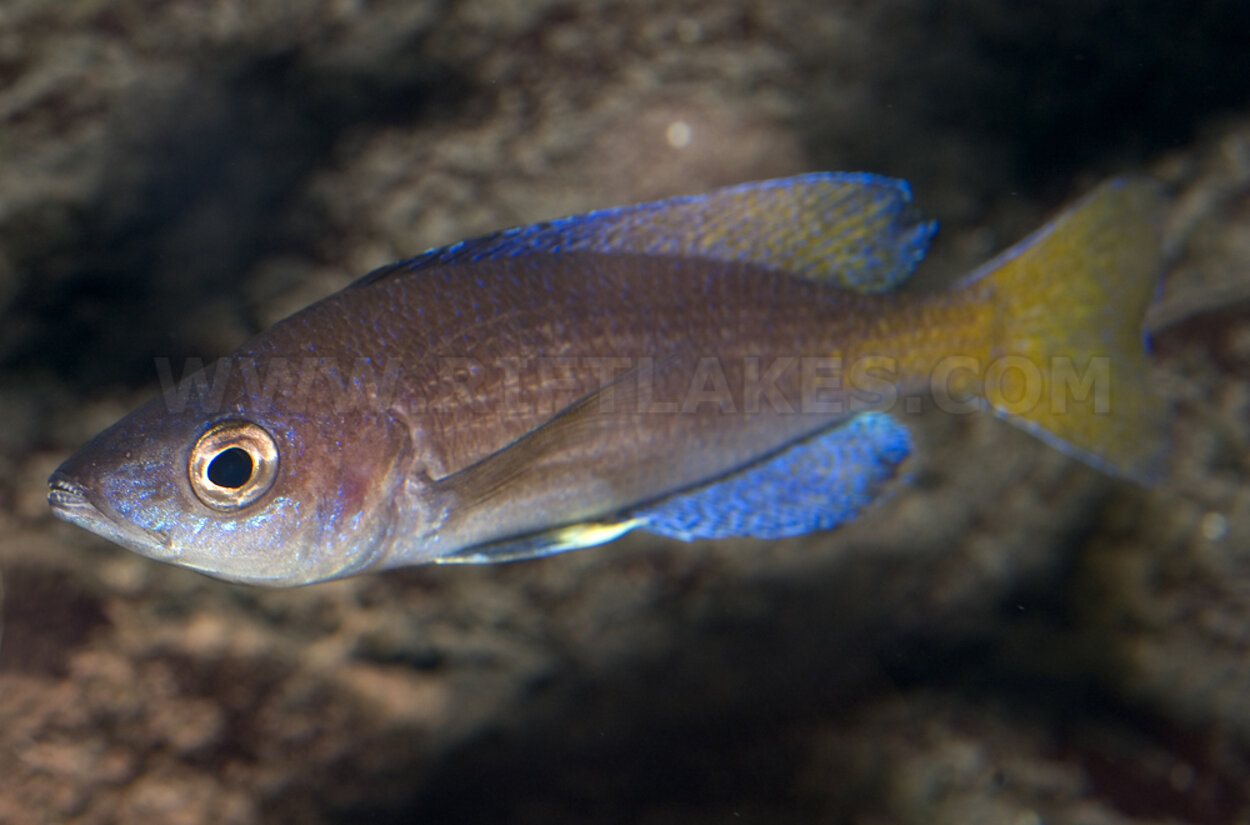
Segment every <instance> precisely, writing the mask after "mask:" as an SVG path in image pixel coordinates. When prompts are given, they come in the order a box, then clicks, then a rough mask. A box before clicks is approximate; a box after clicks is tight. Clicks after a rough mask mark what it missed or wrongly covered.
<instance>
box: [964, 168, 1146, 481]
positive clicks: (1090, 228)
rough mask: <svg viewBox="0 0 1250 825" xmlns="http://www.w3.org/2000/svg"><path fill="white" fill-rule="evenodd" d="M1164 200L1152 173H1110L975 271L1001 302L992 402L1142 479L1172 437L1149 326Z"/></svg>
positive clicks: (989, 381) (1076, 451) (1081, 453)
mask: <svg viewBox="0 0 1250 825" xmlns="http://www.w3.org/2000/svg"><path fill="white" fill-rule="evenodd" d="M1162 202H1163V198H1162V194H1161V193H1160V191H1159V187H1158V185H1157V184H1155V183H1154V182H1152V181H1148V180H1143V179H1117V180H1112V181H1109V182H1107V183H1105V184H1103V185H1102V186H1100V187H1099V188H1098V189H1096V190H1094V191H1093V192H1092V193H1090V194H1089V195H1088V196H1086V197H1085V198H1084V199H1082V200H1081V201H1079V202H1078V203H1076V204H1074V205H1073V206H1071V207H1069V208H1068V209H1067V210H1066V211H1064V212H1063V213H1062V214H1061V215H1059V216H1058V217H1057V218H1055V219H1054V220H1053V221H1051V222H1050V223H1049V224H1047V225H1046V226H1045V227H1043V228H1042V229H1040V230H1038V231H1037V232H1036V233H1034V234H1033V235H1032V236H1030V237H1029V238H1027V239H1025V240H1024V241H1022V242H1020V243H1019V244H1017V245H1016V246H1014V247H1013V248H1011V249H1009V250H1008V251H1007V252H1005V253H1003V254H1002V255H1000V256H999V257H997V258H996V259H994V260H993V261H991V262H990V263H988V264H986V265H985V266H984V267H982V268H981V269H980V270H978V271H977V272H976V273H973V275H971V276H969V278H968V282H972V281H975V282H976V284H977V285H978V286H981V287H985V286H988V287H989V288H990V290H991V293H992V300H993V302H994V307H995V331H994V355H995V360H994V361H993V363H991V364H990V366H989V369H988V370H987V372H986V373H985V376H984V378H985V385H984V392H985V398H986V400H987V402H988V403H989V405H990V406H991V407H992V408H993V409H994V410H995V411H996V412H998V413H999V414H1001V415H1003V416H1004V417H1006V418H1007V419H1009V420H1011V421H1012V422H1013V423H1016V424H1019V425H1021V426H1023V427H1025V428H1026V429H1028V430H1029V431H1030V432H1033V433H1034V434H1036V435H1038V436H1039V437H1041V438H1042V439H1043V440H1045V441H1047V442H1048V443H1051V444H1053V445H1054V446H1056V447H1058V448H1059V449H1062V450H1065V451H1067V452H1069V453H1071V454H1073V455H1076V456H1078V457H1080V458H1082V459H1083V460H1085V461H1087V462H1089V463H1090V464H1093V465H1094V466H1096V467H1098V468H1100V469H1103V470H1105V471H1108V472H1111V473H1113V474H1115V475H1120V476H1125V477H1128V478H1132V479H1135V480H1139V481H1149V480H1150V479H1151V478H1152V477H1153V476H1154V475H1156V474H1157V472H1158V471H1159V469H1160V464H1161V459H1162V455H1163V452H1164V445H1165V442H1164V437H1163V419H1164V406H1163V403H1162V401H1161V400H1160V399H1159V398H1157V397H1155V396H1154V395H1153V394H1152V393H1151V392H1150V390H1149V388H1148V387H1147V373H1148V364H1147V358H1146V341H1145V336H1144V333H1143V331H1142V320H1143V318H1144V316H1145V313H1146V308H1147V306H1148V305H1149V304H1150V302H1151V299H1152V298H1153V297H1154V294H1155V289H1156V283H1157V277H1158V273H1159V267H1160V229H1159V221H1160V217H1161V213H1162Z"/></svg>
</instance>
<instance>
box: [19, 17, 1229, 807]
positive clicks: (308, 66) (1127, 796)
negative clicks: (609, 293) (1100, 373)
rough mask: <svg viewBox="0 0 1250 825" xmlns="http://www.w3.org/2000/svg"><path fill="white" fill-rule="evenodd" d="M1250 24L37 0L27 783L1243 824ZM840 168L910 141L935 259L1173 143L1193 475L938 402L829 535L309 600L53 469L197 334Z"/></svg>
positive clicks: (83, 793) (184, 797)
mask: <svg viewBox="0 0 1250 825" xmlns="http://www.w3.org/2000/svg"><path fill="white" fill-rule="evenodd" d="M1248 34H1250V4H1246V3H1244V2H1240V1H1239V0H1223V1H1222V2H1219V1H1216V0H1210V1H1209V2H1166V1H1165V0H1139V2H1134V3H1132V4H1126V3H1121V2H1112V0H1094V2H1075V0H1050V1H1049V2H1032V3H1014V2H1001V0H1000V2H991V0H948V1H947V2H938V0H873V1H872V2H864V1H863V0H824V2H805V1H804V0H767V2H764V1H763V0H760V1H752V0H719V2H672V0H666V2H658V1H654V2H653V0H642V1H641V2H640V1H639V0H615V1H613V0H585V2H576V1H575V0H564V1H563V2H552V1H551V0H515V1H514V2H506V0H476V1H472V0H465V1H463V2H453V1H452V0H444V1H443V2H420V1H419V0H418V1H417V2H409V0H375V2H365V0H356V1H355V2H353V1H352V0H322V1H321V2H318V1H317V0H308V2H288V1H287V0H281V1H279V0H251V1H250V2H247V1H245V0H207V1H206V2H205V1H202V0H113V1H112V2H107V1H106V0H75V1H74V2H64V0H5V2H4V3H3V5H0V313H2V315H0V573H2V574H3V577H4V588H5V598H4V603H3V607H2V610H3V620H4V625H3V640H2V644H0V823H4V825H9V823H12V825H25V824H26V823H58V824H59V823H83V825H86V824H87V823H147V822H161V823H169V824H170V825H182V823H186V824H187V825H191V824H192V823H215V824H219V825H236V824H237V825H245V824H246V823H261V822H264V823H299V824H300V825H321V824H322V823H326V825H330V824H332V823H357V822H368V823H382V824H383V825H390V824H391V823H407V822H435V823H460V822H465V823H470V822H482V821H495V822H517V823H539V822H542V823H564V822H596V823H598V822H604V823H613V822H622V823H624V822H631V823H648V825H663V823H704V822H709V823H710V822H722V821H734V822H737V821H746V822H763V823H783V824H784V823H806V822H832V823H865V825H877V824H878V823H900V824H901V825H910V824H911V823H917V825H919V823H951V824H952V825H954V823H969V822H994V823H1013V825H1029V824H1030V823H1038V825H1040V823H1048V824H1049V823H1073V824H1075V823H1091V824H1094V825H1098V824H1100V823H1146V822H1150V823H1236V822H1250V781H1248V780H1250V702H1248V701H1247V696H1250V481H1248V479H1247V473H1248V471H1250V382H1248V381H1247V379H1248V378H1250V51H1248V50H1247V49H1246V48H1245V46H1244V44H1245V42H1246V38H1247V35H1248ZM822 169H829V170H851V171H860V170H862V171H871V172H876V173H881V174H887V175H893V176H897V177H902V178H906V179H908V180H910V181H911V183H912V185H913V187H914V190H915V193H916V200H917V203H918V205H919V206H920V208H921V209H922V210H923V211H924V212H925V213H927V214H928V215H930V216H932V217H936V218H938V219H939V220H940V221H941V222H942V227H943V228H942V230H941V232H940V234H939V236H938V240H937V242H936V247H935V249H934V251H933V253H932V254H931V256H930V259H929V260H928V261H926V263H925V264H924V265H923V266H922V268H921V270H920V273H919V275H918V277H917V280H918V281H920V286H926V285H928V286H933V285H941V284H943V283H945V282H947V281H949V280H950V279H951V278H953V277H955V276H957V275H959V274H961V273H963V272H966V271H968V270H969V269H971V268H973V267H974V266H976V265H977V264H979V263H981V262H982V261H983V260H985V259H986V258H987V257H989V256H990V255H992V254H993V253H994V252H996V251H998V250H1001V249H1003V248H1005V247H1006V246H1008V245H1009V244H1011V243H1012V242H1014V241H1015V240H1017V239H1019V238H1020V237H1022V236H1023V235H1025V234H1026V233H1027V232H1028V231H1031V230H1032V229H1033V228H1035V227H1036V226H1038V225H1040V224H1041V223H1042V222H1043V221H1044V220H1045V218H1046V216H1047V215H1048V214H1050V213H1052V212H1053V211H1054V210H1055V209H1056V208H1058V207H1060V206H1061V205H1063V204H1064V203H1065V202H1067V201H1069V200H1071V199H1073V198H1075V197H1077V196H1079V195H1080V194H1082V193H1084V192H1085V191H1087V190H1088V189H1090V188H1092V187H1093V186H1094V185H1096V184H1097V183H1098V182H1099V181H1100V180H1102V179H1104V178H1105V177H1108V176H1110V175H1113V174H1119V173H1126V172H1127V173H1145V174H1150V175H1153V176H1155V177H1157V178H1159V179H1161V180H1163V181H1164V182H1165V183H1166V184H1167V185H1168V187H1169V190H1170V191H1171V192H1172V193H1173V194H1174V199H1173V202H1172V204H1173V205H1172V209H1171V213H1170V215H1169V219H1168V225H1167V237H1166V243H1167V249H1168V261H1167V271H1166V273H1165V279H1164V282H1163V286H1162V289H1161V296H1160V301H1159V303H1158V305H1157V306H1156V308H1155V310H1154V311H1153V312H1152V314H1151V316H1150V320H1149V326H1150V329H1151V332H1152V338H1153V351H1154V357H1153V366H1154V372H1155V375H1154V380H1155V384H1156V386H1157V389H1158V392H1159V393H1160V394H1162V395H1163V396H1165V397H1166V398H1167V399H1168V400H1169V401H1170V402H1171V403H1172V404H1173V405H1174V415H1173V417H1172V420H1171V424H1170V432H1169V434H1168V435H1169V438H1170V440H1171V461H1170V465H1169V468H1168V471H1167V473H1166V475H1165V477H1164V478H1163V479H1162V480H1161V481H1160V482H1159V483H1158V484H1157V485H1155V486H1153V487H1150V488H1144V487H1139V486H1135V485H1133V484H1130V483H1127V482H1123V481H1118V480H1115V479H1112V478H1109V477H1107V476H1104V475H1102V474H1100V473H1099V472H1097V471H1096V470H1093V469H1090V468H1088V467H1086V466H1085V465H1082V464H1080V463H1079V462H1077V461H1074V460H1072V459H1070V458H1068V457H1065V456H1064V455H1062V454H1061V453H1059V452H1057V451H1055V450H1053V449H1050V448H1048V447H1046V446H1045V445H1043V444H1041V443H1039V442H1037V441H1036V440H1034V439H1032V438H1030V437H1029V436H1028V435H1026V434H1024V433H1022V432H1019V431H1017V430H1016V429H1015V428H1013V427H1011V426H1009V425H1007V424H1005V423H1004V422H1002V421H998V420H995V419H993V418H991V417H990V416H943V415H941V414H936V415H930V416H926V417H925V419H924V420H923V422H922V423H921V427H920V428H919V430H920V431H919V433H918V438H917V441H918V450H917V455H916V456H915V457H914V458H913V459H911V460H910V461H909V466H908V468H907V471H908V472H909V474H910V475H911V477H912V478H913V479H914V480H915V483H914V484H913V485H911V486H909V487H906V488H901V489H899V490H898V491H897V492H896V493H895V494H894V495H893V496H891V497H890V498H889V499H888V500H887V501H885V502H883V503H882V504H880V505H879V506H877V507H875V508H873V509H872V510H871V511H870V512H868V513H866V514H865V515H864V516H863V517H861V518H860V519H859V520H857V521H856V522H854V523H852V524H850V525H848V526H846V527H844V528H841V529H839V530H837V531H835V532H831V533H826V534H817V535H812V536H806V537H803V538H796V539H788V540H783V541H774V542H762V541H726V542H718V543H713V542H701V543H695V544H690V545H686V544H681V543H678V542H673V541H667V540H663V539H659V538H654V537H648V536H643V535H634V536H630V537H627V538H625V539H624V540H622V541H619V542H617V543H614V544H611V545H609V546H606V547H602V548H598V549H595V550H588V551H585V552H578V553H571V554H566V555H563V556H557V557H553V558H550V559H546V560H542V561H535V562H526V563H519V564H513V565H502V566H494V567H483V568H421V569H413V570H404V571H398V572H394V573H386V574H381V575H373V576H365V577H361V578H356V579H349V580H345V581H339V582H332V583H329V584H323V585H317V586H314V587H308V588H303V589H295V590H286V591H278V590H262V589H255V588H249V587H242V586H235V585H229V584H223V583H220V582H216V581H213V580H210V579H208V578H206V577H203V576H200V575H198V574H195V573H192V572H188V571H184V570H179V569H175V568H173V567H168V566H164V565H160V564H157V563H154V562H150V561H146V560H144V559H141V558H139V557H137V556H134V555H132V554H130V553H127V552H125V551H123V550H120V549H118V548H116V547H113V546H112V545H109V544H107V543H106V542H104V541H102V540H100V539H97V538H95V537H93V536H91V535H89V534H87V533H86V532H83V531H80V530H76V529H74V528H72V527H70V526H68V525H64V524H62V523H59V522H56V521H55V520H54V519H53V518H52V516H51V513H50V511H49V509H48V507H47V503H46V500H45V498H46V493H47V486H46V479H47V477H48V474H49V473H50V472H51V471H52V469H54V468H55V467H56V466H57V464H59V463H60V462H61V461H62V460H63V459H64V458H65V457H66V456H67V455H68V454H69V453H70V452H71V451H72V450H74V449H75V448H77V447H78V446H80V445H81V444H82V443H83V442H84V441H86V440H87V439H88V438H89V437H91V436H92V435H94V434H95V433H97V432H98V431H99V430H101V429H102V428H103V427H105V426H107V425H109V424H111V423H112V422H113V421H114V420H116V419H117V418H118V417H120V416H121V415H122V414H124V413H125V412H127V411H128V410H130V409H131V408H133V407H134V406H135V405H137V404H138V403H139V402H141V401H143V400H145V399H147V398H149V397H151V396H153V395H154V394H155V393H156V392H157V391H158V388H159V384H158V374H157V369H156V366H155V359H157V358H167V359H170V360H171V361H172V363H173V364H175V365H181V364H182V363H183V362H184V361H185V359H187V358H189V357H201V358H205V359H209V358H213V357H215V356H217V355H220V354H223V353H225V352H228V351H229V350H231V349H233V348H234V347H235V346H237V345H238V344H239V343H240V342H241V341H242V340H243V339H244V338H245V337H246V336H247V335H249V334H251V333H253V332H255V331H258V330H260V329H262V328H264V327H265V326H267V325H269V324H270V323H272V322H273V321H275V320H277V319H279V318H281V317H283V316H284V315H286V314H288V313H290V312H292V311H294V310H296V309H298V308H300V307H302V306H304V305H305V304H307V303H309V302H310V301H312V300H315V299H317V298H320V297H323V296H324V295H327V294H329V293H330V292H332V291H333V290H335V289H338V288H340V287H342V286H344V285H346V284H347V283H349V282H350V281H352V280H354V279H355V278H356V277H359V276H360V275H362V274H364V273H365V272H367V271H368V270H370V269H371V268H373V267H375V266H378V265H381V264H385V263H388V262H390V261H393V260H396V259H398V258H402V257H405V256H409V255H413V254H415V253H417V252H420V251H421V250H423V249H426V248H428V247H431V246H435V245H439V244H443V243H448V242H451V241H455V240H458V239H460V238H464V237H469V236H472V235H474V234H479V233H482V232H486V231H489V230H492V229H496V228H499V227H503V226H509V225H515V224H521V223H528V222H532V221H536V220H541V219H545V218H551V217H556V216H559V215H564V214H570V213H574V212H579V211H583V210H586V209H590V208H595V207H603V206H609V205H614V204H623V203H631V202H636V201H641V200H646V199H652V198H659V197H664V196H668V195H675V194H683V193H696V192H701V191H706V190H708V189H711V188H713V187H716V186H721V185H726V184H732V183H738V182H742V181H747V180H754V179H760V178H766V177H774V176H782V175H789V174H796V173H799V172H804V171H809V170H822ZM175 369H176V370H177V369H179V367H178V366H176V367H175Z"/></svg>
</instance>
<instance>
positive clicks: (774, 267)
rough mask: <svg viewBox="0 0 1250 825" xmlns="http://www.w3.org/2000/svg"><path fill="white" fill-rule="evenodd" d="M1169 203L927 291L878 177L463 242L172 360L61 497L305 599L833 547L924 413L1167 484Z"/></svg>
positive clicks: (1047, 230)
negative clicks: (739, 545)
mask: <svg viewBox="0 0 1250 825" xmlns="http://www.w3.org/2000/svg"><path fill="white" fill-rule="evenodd" d="M1163 198H1164V196H1163V194H1162V192H1161V190H1160V187H1159V185H1158V184H1156V183H1155V182H1153V181H1150V180H1148V179H1145V178H1136V177H1123V178H1117V179H1113V180H1110V181H1108V182H1106V183H1104V184H1102V185H1100V186H1098V187H1097V188H1096V189H1094V190H1093V191H1092V192H1090V193H1089V194H1088V195H1086V196H1085V197H1084V198H1082V199H1081V200H1079V201H1078V202H1076V203H1075V204H1073V205H1071V206H1069V207H1068V208H1066V209H1064V210H1063V211H1062V212H1060V213H1059V214H1058V215H1057V216H1056V217H1055V218H1054V219H1053V220H1051V221H1050V222H1048V223H1047V224H1046V225H1045V226H1043V227H1042V228H1041V229H1039V230H1038V231H1036V232H1035V233H1034V234H1032V235H1030V236H1029V237H1027V238H1025V239H1024V240H1023V241H1021V242H1020V243H1018V244H1017V245H1015V246H1013V247H1011V248H1010V249H1008V250H1007V251H1005V252H1003V253H1002V254H1000V255H998V256H996V257H995V258H993V259H992V260H990V261H989V262H987V263H985V264H984V265H982V266H981V267H979V268H978V269H976V270H975V271H973V272H972V273H970V274H968V275H967V276H965V277H963V278H961V279H959V280H958V281H956V282H955V283H953V284H952V285H951V286H950V287H949V288H945V289H938V290H931V291H921V290H917V289H914V288H908V286H907V283H906V282H907V280H908V278H909V276H910V275H911V274H912V272H913V271H914V270H915V268H916V266H917V265H918V264H919V263H920V261H921V260H922V259H923V258H924V257H925V255H926V253H927V251H928V248H929V244H930V242H931V240H932V238H933V236H934V233H935V232H936V230H937V224H936V222H934V221H932V220H926V219H924V218H923V217H922V216H921V214H920V212H919V211H918V209H917V208H916V206H915V204H914V203H913V198H912V192H911V188H910V186H909V185H908V184H907V183H906V182H904V181H901V180H897V179H892V178H888V177H883V176H878V175H873V174H867V173H834V172H820V173H809V174H805V175H800V176H797V177H790V178H783V179H774V180H765V181H759V182H754V183H747V184H741V185H737V186H731V187H728V188H723V189H718V190H715V191H712V192H709V193H706V194H702V195H695V196H685V197H676V198H671V199H667V200H661V201H655V202H650V203H643V204H637V205H633V206H625V207H617V208H612V209H604V210H599V211H595V212H590V213H587V214H583V215H578V216H573V217H568V218H562V219H558V220H552V221H546V222H542V223H536V224H532V225H529V226H523V227H519V228H515V229H510V230H505V231H501V232H497V233H494V234H491V235H487V236H484V237H479V238H474V239H471V240H467V241H462V242H460V243H456V244H453V245H451V246H446V247H442V248H438V249H433V250H430V251H428V252H425V253H423V254H421V255H418V256H416V257H414V258H410V259H407V260H403V261H400V262H398V263H394V264H390V265H387V266H383V267H381V268H379V269H376V270H374V271H373V272H371V273H369V274H367V275H365V276H364V277H362V278H360V279H359V280H357V281H355V282H354V283H352V284H350V285H349V286H347V287H346V288H344V289H343V290H341V291H339V292H337V293H335V294H333V295H331V296H330V297H328V298H325V299H323V300H321V301H319V302H317V303H314V304H312V305H311V306H309V307H306V308H305V309H303V310H301V311H299V312H296V313H295V314H293V315H291V316H290V317H288V318H286V319H284V320H282V321H279V322H278V323H276V324H274V325H273V326H272V327H270V328H268V329H266V330H264V331H262V332H260V333H258V334H257V335H255V336H254V337H253V338H251V339H250V340H249V341H247V342H246V343H244V344H243V345H242V346H241V347H240V348H239V349H237V350H236V351H235V352H233V353H231V354H230V355H228V356H225V357H222V358H219V359H218V360H216V361H214V362H212V363H210V364H208V365H206V366H203V368H202V369H196V370H192V369H190V368H188V369H187V370H185V371H184V374H183V376H182V377H181V379H180V380H177V381H175V380H173V378H172V369H170V370H168V372H169V373H170V375H169V376H167V378H168V380H167V381H165V382H164V383H165V386H164V388H163V391H162V393H161V394H160V395H159V396H158V397H156V398H154V399H152V400H151V401H149V402H148V403H147V404H146V405H144V406H142V407H140V408H139V409H137V410H136V411H134V412H132V413H131V414H129V415H128V416H126V417H124V418H122V419H121V420H120V421H119V422H117V423H116V424H114V425H113V426H112V427H110V428H109V429H107V430H105V431H104V432H102V433H100V434H99V435H98V436H96V437H95V438H94V439H92V440H91V441H90V442H88V443H87V444H86V445H85V446H84V447H82V448H81V449H80V450H79V451H78V452H77V453H75V454H73V455H72V456H70V457H69V458H68V459H67V460H66V461H65V462H64V463H63V464H62V465H61V466H60V467H59V468H58V469H57V470H56V471H55V473H53V475H52V476H51V478H50V479H49V495H48V500H49V503H50V505H51V507H52V510H53V512H54V513H55V515H56V516H58V517H59V518H61V519H64V520H65V521H68V522H70V523H72V524H75V525H78V526H80V527H83V528H85V529H87V530H89V531H92V532H94V533H96V534H98V535H99V536H102V537H104V538H106V539H109V540H111V541H113V542H115V543H117V544H120V545H122V546H123V547H126V548H129V549H130V550H133V551H135V552H137V553H139V554H142V555H143V556H146V557H149V558H151V559H156V560H159V561H163V562H169V563H174V564H177V565H182V566H184V567H188V568H191V569H194V570H197V571H200V572H202V573H206V574H208V575H211V576H215V577H218V578H221V579H225V580H228V581H233V582H241V583H248V584H257V585H272V586H293V585H305V584H311V583H314V582H319V581H324V580H328V579H335V578H340V577H344V576H350V575H355V574H360V573H365V572H370V571H380V570H386V569H392V568H397V567H404V566H410V565H419V564H425V563H440V564H474V563H492V562H501V561H513V560H519V559H531V558H538V557H543V556H549V555H552V554H555V553H560V552H564V551H569V550H575V549H580V548H585V547H591V546H595V545H600V544H604V543H606V542H610V541H612V540H614V539H616V538H618V537H619V536H621V535H623V534H625V533H628V532H630V531H635V530H639V531H646V532H649V533H652V534H656V535H660V536H666V537H670V538H675V539H680V540H685V541H691V540H695V539H726V538H734V537H753V538H757V539H778V538H784V537H788V536H796V535H802V534H806V533H811V532H814V531H820V530H830V529H833V528H836V527H837V526H838V525H841V524H845V523H847V522H849V521H851V520H853V519H855V518H857V517H858V516H859V515H860V514H861V513H862V512H864V511H865V510H866V509H867V508H868V507H870V506H871V505H873V503H874V502H876V501H878V500H880V499H881V498H882V497H883V496H885V495H886V494H887V493H888V491H889V490H891V489H893V488H894V487H896V486H897V485H899V484H902V483H905V482H906V475H907V474H906V473H905V472H904V470H903V469H901V468H902V467H904V465H905V462H906V460H907V458H908V456H909V455H911V454H912V452H913V451H914V449H915V445H914V444H913V438H912V435H911V427H910V426H909V416H912V415H914V414H916V413H917V412H924V411H928V410H935V411H936V412H935V413H934V414H958V413H966V412H970V411H975V410H986V411H989V412H991V413H994V414H997V415H999V416H1001V417H1003V418H1005V419H1007V420H1008V421H1010V422H1012V423H1014V424H1017V425H1019V426H1021V427H1023V428H1024V429H1026V430H1027V431H1029V432H1031V433H1033V434H1034V435H1036V436H1037V437H1039V438H1041V439H1042V440H1044V441H1045V442H1047V443H1048V444H1050V445H1052V446H1053V447H1055V448H1057V449H1059V450H1062V451H1064V452H1065V453H1067V454H1069V455H1071V456H1074V457H1075V458H1077V459H1080V460H1082V461H1084V462H1086V463H1088V464H1090V465H1092V466H1094V467H1096V468H1098V469H1100V470H1102V471H1104V472H1106V473H1109V474H1111V475H1114V476H1117V477H1120V478H1124V479H1128V480H1131V481H1136V482H1141V483H1150V480H1151V479H1152V478H1155V477H1157V474H1158V472H1159V466H1160V462H1161V461H1162V459H1163V456H1164V454H1165V452H1166V449H1165V444H1164V439H1163V438H1162V436H1161V433H1162V428H1163V416H1164V415H1165V412H1166V411H1165V409H1164V408H1163V406H1162V404H1161V402H1160V401H1159V400H1158V398H1157V397H1156V396H1155V395H1154V394H1153V393H1152V392H1151V390H1150V388H1149V386H1148V375H1149V362H1148V351H1147V341H1146V338H1145V335H1144V333H1143V330H1142V321H1143V317H1144V315H1145V312H1146V309H1147V307H1148V305H1149V304H1150V302H1151V300H1152V298H1153V296H1154V292H1155V289H1156V284H1157V281H1158V276H1159V271H1158V270H1159V268H1160V240H1159V237H1160V230H1159V221H1160V212H1161V209H1162V204H1163Z"/></svg>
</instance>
